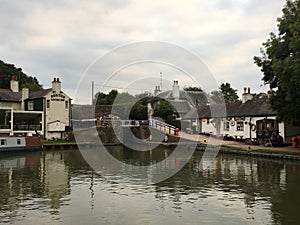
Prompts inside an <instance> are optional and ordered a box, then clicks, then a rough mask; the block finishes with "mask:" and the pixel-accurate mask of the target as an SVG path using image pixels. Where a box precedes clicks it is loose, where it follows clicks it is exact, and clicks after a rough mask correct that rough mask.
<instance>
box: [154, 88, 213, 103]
mask: <svg viewBox="0 0 300 225" xmlns="http://www.w3.org/2000/svg"><path fill="white" fill-rule="evenodd" d="M156 97H159V98H162V99H168V100H172V99H174V97H173V92H172V90H170V91H164V92H162V93H160V94H158V95H157V96H156ZM179 99H180V100H186V101H188V102H189V103H190V104H191V105H206V104H207V102H208V101H207V98H206V95H205V93H204V92H202V91H182V90H180V91H179Z"/></svg>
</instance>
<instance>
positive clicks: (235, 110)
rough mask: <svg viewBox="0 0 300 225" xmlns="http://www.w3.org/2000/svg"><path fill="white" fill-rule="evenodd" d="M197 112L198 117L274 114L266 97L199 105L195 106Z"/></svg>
mask: <svg viewBox="0 0 300 225" xmlns="http://www.w3.org/2000/svg"><path fill="white" fill-rule="evenodd" d="M225 107H226V111H225ZM211 112H213V113H211ZM197 114H198V115H197V116H198V117H199V118H212V117H224V115H227V117H243V116H253V117H254V116H276V112H275V111H273V110H271V108H270V106H269V104H268V99H267V98H265V99H258V100H249V101H247V102H245V103H242V102H235V103H227V104H223V105H221V104H214V105H210V106H202V107H201V106H200V107H198V108H197Z"/></svg>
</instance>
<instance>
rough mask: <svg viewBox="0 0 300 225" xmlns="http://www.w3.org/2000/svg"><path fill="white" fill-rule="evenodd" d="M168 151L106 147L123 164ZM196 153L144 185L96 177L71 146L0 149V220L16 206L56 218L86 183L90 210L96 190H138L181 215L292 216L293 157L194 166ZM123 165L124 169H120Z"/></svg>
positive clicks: (297, 171) (295, 190)
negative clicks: (188, 212) (217, 212)
mask: <svg viewBox="0 0 300 225" xmlns="http://www.w3.org/2000/svg"><path fill="white" fill-rule="evenodd" d="M171 152H172V149H165V150H164V151H160V152H155V151H154V152H140V153H139V152H133V151H130V150H129V149H126V148H123V147H122V146H119V147H114V148H111V149H110V153H111V154H112V155H113V156H114V157H115V158H117V159H119V160H121V161H123V162H126V163H129V164H127V165H128V167H130V164H134V165H149V163H151V162H154V161H161V160H163V159H164V158H165V157H166V156H168V155H169V154H170V153H171ZM201 156H202V154H201V153H200V152H197V153H195V154H194V156H193V158H192V159H191V160H190V161H189V162H188V163H187V164H186V165H185V166H184V168H183V169H182V170H180V171H179V172H178V173H177V174H176V175H174V176H172V177H171V178H169V179H167V180H165V181H163V182H161V183H159V184H156V185H149V186H145V185H139V184H138V183H136V184H134V183H126V182H125V183H123V184H121V183H118V180H116V182H114V183H112V182H111V181H109V180H106V179H104V178H103V177H102V176H101V171H100V174H99V173H96V172H94V171H93V170H92V169H91V168H90V166H89V165H88V164H87V163H86V162H85V160H84V159H83V157H82V156H81V154H80V152H79V151H76V150H67V151H49V152H30V153H26V154H25V153H14V154H4V155H1V158H0V190H1V192H0V221H1V220H2V219H6V220H8V221H13V220H14V219H13V218H15V217H18V216H19V214H18V213H19V211H20V210H23V211H24V212H26V210H28V209H32V210H35V209H37V208H38V210H44V211H45V212H46V213H48V214H50V215H57V216H61V214H62V212H61V208H62V206H64V207H68V205H69V204H71V200H72V199H71V198H72V197H73V198H74V194H73V195H72V190H73V191H74V188H76V187H80V186H81V185H83V186H85V187H86V186H87V187H88V192H89V199H81V201H85V202H86V201H89V204H90V210H91V211H93V210H95V205H97V202H99V201H100V200H99V199H97V198H98V197H99V193H100V191H101V190H102V191H105V192H108V193H111V194H112V195H113V196H119V198H122V197H123V196H141V200H142V199H143V198H144V197H143V196H144V195H145V194H152V196H154V198H155V201H156V204H157V205H156V207H158V208H159V209H160V210H162V211H167V210H169V209H170V208H171V210H173V212H174V213H176V214H180V213H183V212H184V211H185V210H184V209H185V208H186V207H187V206H189V207H194V208H195V209H196V208H197V210H198V211H199V212H201V211H203V208H205V207H212V208H213V207H215V209H218V207H219V209H220V208H222V207H223V209H231V210H233V211H234V210H237V211H238V212H239V213H240V214H242V216H244V217H246V218H248V219H257V212H258V211H259V212H267V213H263V214H264V216H265V217H266V218H264V219H265V221H271V222H274V223H275V224H277V223H278V224H279V223H282V224H292V222H293V221H300V214H299V213H298V210H297V209H298V207H299V205H300V191H299V187H300V165H299V164H297V163H296V162H292V161H280V160H272V159H258V158H251V157H245V156H232V155H222V154H220V155H219V156H218V157H217V158H216V159H215V161H213V163H212V164H211V165H210V167H209V168H207V169H206V170H202V169H201ZM180 163H181V161H180V159H179V158H178V159H174V162H173V163H170V165H169V166H172V167H174V166H175V167H177V166H178V167H179V165H180ZM141 168H142V167H141ZM124 171H125V172H126V173H130V170H128V168H127V169H126V168H123V173H125V172H124ZM115 172H116V173H119V172H120V170H116V171H115ZM117 175H118V174H112V176H117ZM127 175H130V174H127ZM118 179H122V177H120V176H118ZM77 191H78V190H77ZM76 194H77V193H76ZM97 194H98V195H97ZM137 198H138V197H137ZM72 201H75V200H74V199H73V200H72ZM204 202H205V203H207V204H208V205H205V204H204ZM73 204H80V202H76V201H75V203H73ZM103 204H105V203H103ZM209 205H211V206H209ZM30 207H32V208H30ZM73 207H74V206H73ZM154 208H155V207H154ZM242 209H244V211H243V210H242ZM206 210H207V209H206ZM243 213H244V214H245V215H244V214H243ZM74 216H75V217H76V215H74ZM233 216H234V215H233Z"/></svg>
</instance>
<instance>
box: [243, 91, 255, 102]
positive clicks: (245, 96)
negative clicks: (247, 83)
mask: <svg viewBox="0 0 300 225" xmlns="http://www.w3.org/2000/svg"><path fill="white" fill-rule="evenodd" d="M247 90H248V91H247ZM252 99H253V95H252V94H251V92H250V88H249V87H248V89H247V88H244V93H243V94H242V103H246V102H247V101H249V100H252Z"/></svg>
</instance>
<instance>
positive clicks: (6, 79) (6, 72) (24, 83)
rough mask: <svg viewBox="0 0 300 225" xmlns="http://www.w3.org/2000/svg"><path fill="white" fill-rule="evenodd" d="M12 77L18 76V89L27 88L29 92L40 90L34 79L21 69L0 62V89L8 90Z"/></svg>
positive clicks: (40, 87)
mask: <svg viewBox="0 0 300 225" xmlns="http://www.w3.org/2000/svg"><path fill="white" fill-rule="evenodd" d="M13 75H16V76H18V79H19V84H20V88H23V87H27V88H29V89H30V90H41V89H42V85H41V84H39V81H38V80H37V79H36V78H35V77H32V76H28V75H26V74H25V73H24V72H23V71H22V69H21V68H17V67H15V65H13V64H8V63H5V62H3V61H1V60H0V81H1V82H0V88H10V80H11V77H12V76H13Z"/></svg>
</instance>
